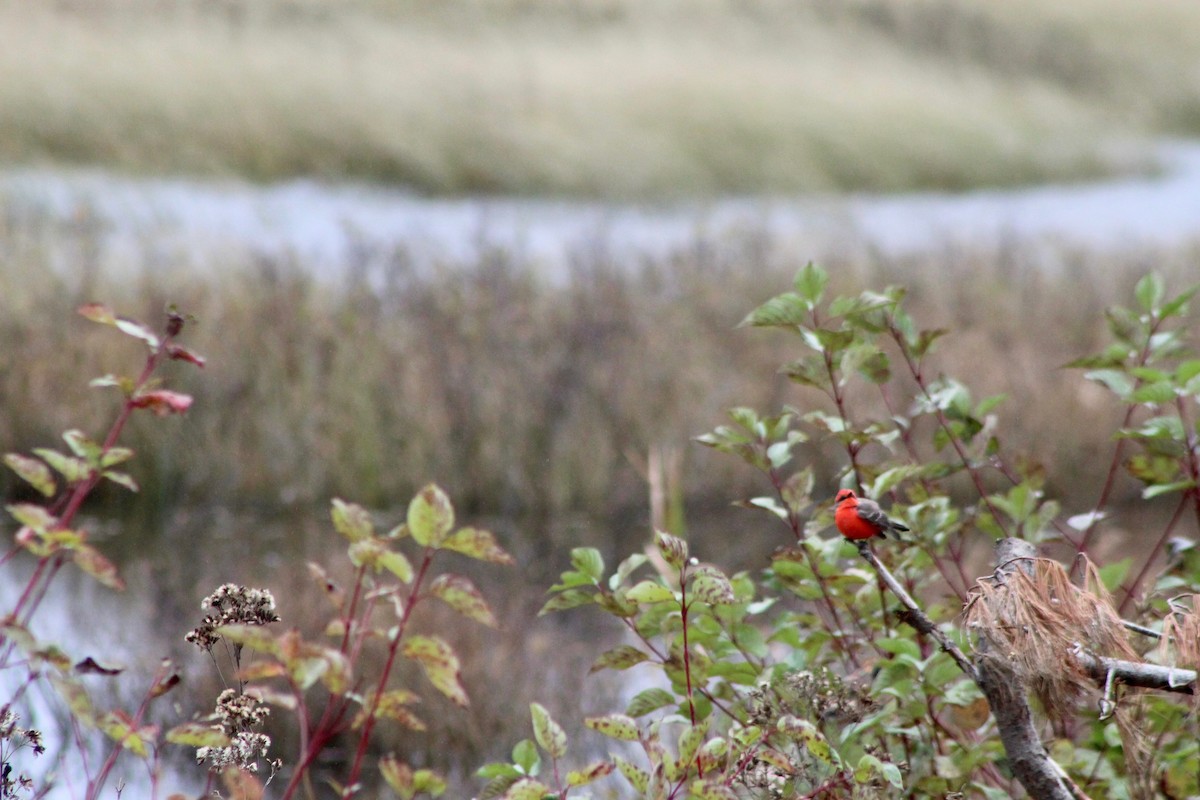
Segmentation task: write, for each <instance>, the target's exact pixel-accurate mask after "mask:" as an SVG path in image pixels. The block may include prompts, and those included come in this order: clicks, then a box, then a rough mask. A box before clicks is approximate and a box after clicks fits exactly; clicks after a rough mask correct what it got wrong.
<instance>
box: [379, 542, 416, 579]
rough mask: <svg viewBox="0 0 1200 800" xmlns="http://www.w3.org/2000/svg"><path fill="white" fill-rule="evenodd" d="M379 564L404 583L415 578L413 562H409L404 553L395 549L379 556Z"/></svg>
mask: <svg viewBox="0 0 1200 800" xmlns="http://www.w3.org/2000/svg"><path fill="white" fill-rule="evenodd" d="M379 566H381V567H383V568H384V569H386V570H387V571H388V572H390V573H392V574H393V575H395V576H396V577H397V578H399V579H400V580H401V581H403V582H404V583H408V582H409V581H411V580H412V578H413V568H412V564H410V563H409V562H408V559H407V558H405V557H404V554H403V553H397V552H396V551H394V550H387V551H385V552H384V553H383V554H382V555H380V556H379Z"/></svg>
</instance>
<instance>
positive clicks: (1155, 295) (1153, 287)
mask: <svg viewBox="0 0 1200 800" xmlns="http://www.w3.org/2000/svg"><path fill="white" fill-rule="evenodd" d="M1164 294H1166V286H1165V284H1164V283H1163V279H1162V276H1161V275H1159V274H1158V273H1156V272H1151V273H1149V274H1147V275H1144V276H1142V279H1141V280H1139V281H1138V282H1137V285H1136V286H1135V287H1134V288H1133V296H1134V298H1135V299H1136V300H1137V302H1138V305H1139V306H1141V307H1142V310H1143V311H1146V312H1152V311H1154V310H1155V309H1157V308H1158V307H1159V305H1161V304H1162V299H1163V295H1164Z"/></svg>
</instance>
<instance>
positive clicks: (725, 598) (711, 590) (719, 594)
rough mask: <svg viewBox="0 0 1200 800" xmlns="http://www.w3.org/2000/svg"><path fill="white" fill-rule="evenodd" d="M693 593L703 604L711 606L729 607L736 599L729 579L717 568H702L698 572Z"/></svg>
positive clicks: (693, 579) (694, 579) (694, 578)
mask: <svg viewBox="0 0 1200 800" xmlns="http://www.w3.org/2000/svg"><path fill="white" fill-rule="evenodd" d="M691 593H692V596H693V597H695V598H696V599H697V600H699V601H700V602H701V603H704V604H705V605H710V606H717V605H728V604H729V603H732V602H734V599H735V598H734V594H733V585H732V584H730V582H729V578H727V577H725V575H724V574H723V573H722V572H721V571H720V570H718V569H717V568H716V567H700V568H699V569H697V570H696V573H695V575H694V576H693V578H692V584H691Z"/></svg>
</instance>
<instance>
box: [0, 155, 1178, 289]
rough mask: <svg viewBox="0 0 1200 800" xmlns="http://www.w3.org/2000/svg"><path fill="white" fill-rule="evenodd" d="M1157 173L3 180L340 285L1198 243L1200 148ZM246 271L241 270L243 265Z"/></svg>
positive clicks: (136, 243)
mask: <svg viewBox="0 0 1200 800" xmlns="http://www.w3.org/2000/svg"><path fill="white" fill-rule="evenodd" d="M1156 153H1157V163H1158V165H1159V167H1160V169H1158V170H1156V171H1154V172H1153V174H1146V173H1145V172H1140V173H1137V174H1133V175H1128V176H1123V177H1118V178H1114V179H1110V180H1104V181H1098V182H1094V183H1087V184H1078V185H1050V186H1039V187H1032V188H1025V189H1010V190H1004V191H975V192H967V193H961V194H937V193H910V194H896V195H870V194H859V195H849V196H808V197H731V198H724V199H719V200H713V201H709V202H690V203H680V204H673V205H647V204H612V203H598V202H572V201H564V200H539V199H518V198H503V197H487V198H484V197H468V198H457V199H444V198H426V197H420V196H417V195H414V194H412V193H410V192H406V191H403V190H399V189H386V188H379V187H371V186H366V185H359V184H328V183H320V182H316V181H312V180H296V181H289V182H285V183H277V184H269V185H251V184H247V183H244V182H233V181H225V182H216V181H201V180H191V179H177V180H172V179H159V178H130V177H123V176H118V175H114V174H109V173H103V172H96V171H64V170H16V171H8V172H4V173H0V211H2V212H3V213H4V214H5V215H6V216H7V217H8V218H9V219H10V220H14V219H15V220H20V219H22V218H47V217H48V218H50V219H56V220H61V221H63V222H72V221H73V222H75V223H77V224H84V225H89V226H91V229H92V230H94V232H95V235H96V236H97V237H98V239H99V240H100V242H101V243H102V245H103V246H104V251H105V256H106V257H105V262H106V263H108V264H110V265H113V266H112V268H113V269H119V268H120V265H121V264H128V265H144V264H146V263H154V262H156V261H164V260H168V261H170V262H172V263H174V264H177V265H183V266H188V267H195V268H203V269H205V270H209V269H212V268H213V267H215V266H216V265H219V264H220V263H222V262H223V261H225V260H228V259H229V257H230V256H235V255H236V256H240V257H244V256H245V255H246V254H250V255H252V256H260V257H267V258H279V257H286V258H288V259H289V260H292V261H293V262H295V263H297V264H299V265H302V266H305V267H307V268H311V269H312V270H314V271H315V272H316V273H318V274H321V275H333V276H336V275H337V274H338V272H339V270H341V269H344V268H345V266H346V265H348V264H354V263H358V262H359V261H360V260H361V257H362V254H363V252H364V251H367V252H374V253H378V252H381V251H396V250H400V251H403V252H404V254H405V256H406V258H407V259H408V261H409V262H410V263H412V264H415V265H417V266H436V265H445V264H452V263H461V262H464V261H466V262H468V263H469V262H471V261H473V260H474V257H475V256H477V255H478V253H479V252H480V251H481V250H483V249H495V248H499V249H502V250H505V251H508V252H511V253H513V254H516V255H518V256H520V257H521V258H522V260H528V261H529V262H531V263H533V264H535V265H539V266H541V267H542V268H543V269H545V270H547V271H548V272H549V273H550V274H551V275H553V274H556V273H557V274H561V271H562V270H564V269H568V268H569V266H570V263H571V255H572V253H578V252H580V250H581V248H588V247H594V246H597V245H598V244H600V245H603V247H604V248H605V250H606V252H608V253H609V254H610V255H612V256H613V257H614V258H616V259H618V260H620V259H623V258H632V259H636V258H639V257H661V256H663V255H666V254H669V253H671V252H673V251H677V250H680V249H686V248H688V247H690V246H694V244H695V243H696V242H697V241H705V240H716V239H718V238H720V237H725V236H732V235H760V236H766V237H768V238H769V240H770V241H772V242H773V243H775V244H776V245H777V246H779V247H782V248H784V249H785V250H786V251H790V252H795V253H799V254H802V255H803V258H805V259H809V258H812V259H817V260H820V259H824V258H830V257H842V258H844V257H852V256H854V255H856V254H859V253H877V254H880V255H883V256H893V257H894V256H907V255H917V254H920V253H922V252H925V251H933V250H944V249H947V248H959V247H967V246H969V247H971V248H976V249H982V250H983V251H987V250H989V249H993V248H995V247H999V246H1004V245H1012V244H1021V245H1022V246H1023V248H1024V252H1036V251H1037V250H1038V249H1039V248H1043V249H1045V248H1053V249H1062V248H1064V247H1065V248H1070V249H1077V250H1085V251H1087V250H1097V251H1106V252H1113V251H1119V250H1123V249H1138V248H1142V249H1144V248H1169V247H1177V246H1180V245H1183V244H1189V243H1192V242H1196V241H1200V143H1195V142H1186V143H1185V142H1174V143H1165V144H1162V145H1160V146H1159V147H1158V148H1157V150H1156ZM239 260H240V259H239Z"/></svg>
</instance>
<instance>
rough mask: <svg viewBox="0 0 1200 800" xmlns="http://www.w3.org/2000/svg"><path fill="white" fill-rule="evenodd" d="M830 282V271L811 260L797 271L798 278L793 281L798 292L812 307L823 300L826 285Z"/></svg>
mask: <svg viewBox="0 0 1200 800" xmlns="http://www.w3.org/2000/svg"><path fill="white" fill-rule="evenodd" d="M828 284H829V273H827V272H826V271H825V270H823V269H821V267H819V266H817V265H816V264H814V263H813V262H811V261H810V262H808V263H807V264H805V265H804V266H803V267H802V268H801V269H800V271H799V272H797V273H796V278H795V280H793V281H792V285H793V286H794V287H795V289H796V292H797V293H798V294H799V295H800V296H801V297H802V298H804V300H806V301H807V302H808V305H809V306H810V307H813V306H816V305H817V304H818V303H820V302H821V297H822V295H824V294H825V287H826V286H827V285H828Z"/></svg>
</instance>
